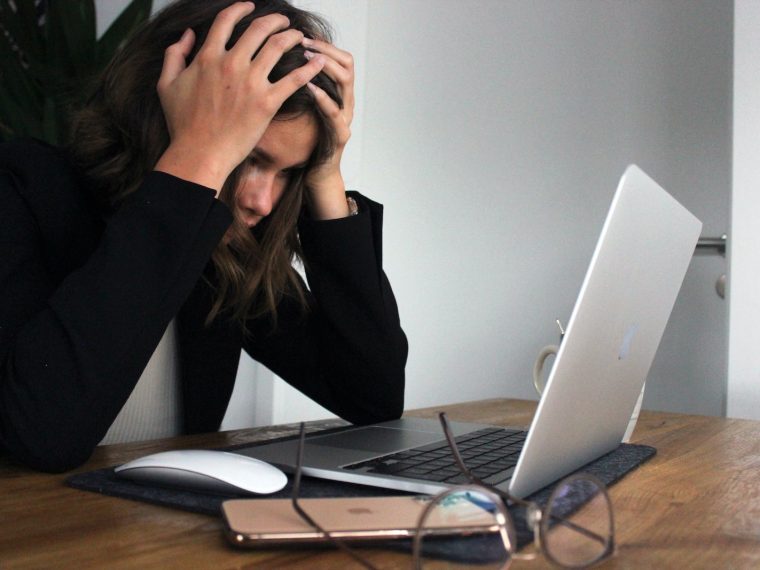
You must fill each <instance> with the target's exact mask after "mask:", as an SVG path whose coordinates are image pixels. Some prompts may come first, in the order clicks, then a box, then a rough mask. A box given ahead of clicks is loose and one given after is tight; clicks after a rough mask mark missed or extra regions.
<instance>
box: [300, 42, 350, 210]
mask: <svg viewBox="0 0 760 570" xmlns="http://www.w3.org/2000/svg"><path fill="white" fill-rule="evenodd" d="M301 44H302V45H303V46H304V47H305V48H306V50H307V51H306V54H307V58H310V59H311V61H310V63H311V62H314V61H315V60H316V59H317V58H318V57H320V55H319V54H321V56H322V57H323V58H324V72H325V73H326V74H327V75H328V76H329V77H330V78H331V79H332V80H333V81H335V83H336V85H337V87H338V92H339V93H340V95H341V98H342V99H343V108H342V109H341V108H340V107H339V106H338V104H337V103H335V101H333V100H332V99H331V98H330V96H329V95H328V94H327V93H325V92H324V91H323V90H322V89H320V88H319V87H317V86H316V85H314V84H312V83H309V84H308V87H309V89H310V90H311V92H312V93H313V94H314V98H315V99H316V101H317V104H318V105H319V108H320V109H321V110H322V112H323V113H324V114H325V116H326V117H328V120H329V121H330V122H331V123H332V126H333V129H334V130H335V133H336V143H337V146H336V148H335V152H334V153H333V155H332V156H331V157H330V158H329V159H328V160H327V162H325V163H324V164H322V165H320V166H318V167H317V168H315V169H314V170H312V171H311V172H310V173H309V176H308V178H307V180H306V185H307V186H308V188H309V189H310V191H311V198H312V200H311V204H312V212H311V213H312V216H313V217H314V218H316V219H318V220H329V219H334V218H342V217H345V216H347V215H348V204H347V203H346V187H345V184H344V182H343V175H342V174H341V170H340V161H341V157H342V156H343V149H345V147H346V143H347V142H348V139H349V138H350V137H351V121H352V120H353V118H354V58H353V57H352V56H351V54H350V53H348V52H347V51H343V50H341V49H338V48H336V47H335V46H333V45H331V44H329V43H327V42H324V41H321V40H313V39H310V38H304V39H303V41H302V42H301ZM309 54H311V55H309Z"/></svg>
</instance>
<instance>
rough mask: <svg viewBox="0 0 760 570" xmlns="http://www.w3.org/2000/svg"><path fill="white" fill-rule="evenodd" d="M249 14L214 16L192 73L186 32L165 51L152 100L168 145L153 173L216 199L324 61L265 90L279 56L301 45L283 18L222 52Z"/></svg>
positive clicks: (268, 19)
mask: <svg viewBox="0 0 760 570" xmlns="http://www.w3.org/2000/svg"><path fill="white" fill-rule="evenodd" d="M253 9H254V7H253V3H251V2H237V3H235V4H233V5H231V6H229V7H228V8H225V9H224V10H222V11H221V12H219V14H218V15H217V16H216V19H215V20H214V23H213V24H212V25H211V28H210V30H209V33H208V36H207V37H206V41H205V42H204V43H203V45H202V46H201V48H200V49H199V50H198V53H197V55H196V56H195V58H194V59H193V61H192V62H191V63H190V65H187V62H186V60H187V57H188V56H189V54H190V52H191V50H192V48H193V45H194V43H195V34H194V33H193V31H192V30H190V29H188V30H187V31H186V32H185V33H184V34H183V36H182V37H181V38H180V40H179V41H178V42H177V43H175V44H172V45H171V46H169V47H168V48H167V50H166V54H165V56H164V65H163V69H162V71H161V77H160V78H159V81H158V95H159V98H160V100H161V106H162V107H163V110H164V116H165V118H166V124H167V127H168V129H169V137H170V140H171V142H170V144H169V147H168V148H167V149H166V151H165V152H164V154H163V155H162V156H161V158H160V159H159V161H158V163H157V164H156V167H155V169H156V170H160V171H162V172H166V173H168V174H172V175H174V176H177V177H179V178H182V179H185V180H189V181H191V182H196V183H198V184H202V185H204V186H207V187H209V188H213V189H214V190H216V191H217V193H218V191H219V190H221V188H222V185H223V184H224V181H225V180H226V179H227V177H228V176H229V174H230V173H231V172H232V170H233V169H234V168H235V167H236V166H237V165H238V164H240V163H241V162H243V160H245V159H246V158H247V157H248V155H249V154H250V153H251V151H252V150H253V148H254V147H255V146H256V144H257V143H258V141H259V139H260V138H261V136H262V135H263V134H264V131H265V130H266V129H267V127H268V126H269V123H270V122H271V120H272V118H273V117H274V116H275V114H276V113H277V111H278V110H279V108H280V107H281V106H282V104H283V103H284V102H285V100H286V99H287V98H288V97H290V96H291V95H292V94H293V93H295V91H296V90H298V89H299V88H300V87H302V86H304V85H306V83H308V82H309V81H310V80H311V79H312V78H313V77H314V76H315V75H317V73H319V72H320V70H321V69H322V67H323V66H324V57H323V56H318V57H315V58H314V59H312V60H311V61H309V62H308V63H306V64H305V65H303V66H302V67H300V68H298V69H295V70H293V71H292V72H290V73H289V74H288V75H286V76H285V77H283V78H282V79H280V80H279V81H277V82H276V83H270V82H269V79H268V75H269V73H270V72H271V70H272V68H273V67H274V66H275V65H276V63H277V62H278V61H279V60H280V58H281V57H282V55H283V54H284V53H285V52H287V51H288V50H290V49H291V48H293V47H295V46H296V45H298V44H299V43H300V42H301V40H302V39H303V34H302V33H301V32H300V31H298V30H287V29H286V28H287V27H288V25H289V21H288V19H287V18H286V17H285V16H283V15H281V14H271V15H268V16H263V17H261V18H256V19H255V20H254V21H253V22H252V23H251V25H250V26H249V27H248V29H247V30H246V31H245V32H244V33H243V34H242V36H241V37H240V39H239V40H238V41H237V42H236V43H235V45H234V46H233V47H232V48H231V49H230V50H227V49H226V47H225V46H226V44H227V42H228V41H229V39H230V37H231V36H232V32H233V30H234V28H235V25H236V24H237V23H238V22H239V21H240V20H241V19H242V18H244V17H245V16H247V15H248V14H250V13H251V12H252V11H253ZM283 30H284V31H283ZM259 48H261V49H260V51H259ZM257 51H258V54H256V57H255V58H253V55H254V54H255V53H256V52H257ZM252 58H253V59H252Z"/></svg>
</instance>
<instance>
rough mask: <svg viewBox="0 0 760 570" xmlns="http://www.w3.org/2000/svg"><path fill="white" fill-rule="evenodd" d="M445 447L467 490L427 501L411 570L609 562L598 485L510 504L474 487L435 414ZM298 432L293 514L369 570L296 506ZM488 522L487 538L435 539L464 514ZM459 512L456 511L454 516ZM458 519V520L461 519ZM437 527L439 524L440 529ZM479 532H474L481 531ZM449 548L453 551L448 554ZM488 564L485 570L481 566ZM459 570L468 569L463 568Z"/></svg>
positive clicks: (510, 499)
mask: <svg viewBox="0 0 760 570" xmlns="http://www.w3.org/2000/svg"><path fill="white" fill-rule="evenodd" d="M439 419H440V422H441V426H442V428H443V432H444V435H445V436H446V441H447V442H448V445H449V448H450V450H451V453H452V455H453V457H454V460H455V462H456V464H457V466H458V468H459V470H460V471H461V473H462V475H464V476H465V478H466V479H467V480H468V481H469V482H470V484H467V485H457V486H454V487H452V488H450V489H446V490H444V491H442V492H441V493H439V494H437V495H434V496H433V497H431V498H430V500H429V502H428V503H427V504H426V506H425V508H424V509H423V511H422V513H421V515H420V517H419V520H418V523H417V528H416V530H415V533H414V538H413V544H412V555H413V567H414V568H416V569H420V568H428V567H438V566H435V565H436V564H441V563H442V560H441V558H447V559H449V563H447V564H446V565H445V567H446V568H456V567H457V566H456V565H455V564H456V563H455V562H452V559H456V558H460V559H464V560H468V563H469V562H472V560H473V559H476V560H477V561H478V563H479V564H478V567H479V568H498V569H501V570H503V569H506V568H507V567H508V566H509V565H510V563H511V561H512V560H532V559H535V558H536V557H537V556H538V554H539V553H543V554H544V556H545V557H546V558H547V559H548V560H550V561H551V562H552V563H554V564H556V565H558V566H560V567H564V568H586V567H588V566H592V565H594V564H596V563H598V562H601V561H602V560H606V559H607V558H609V557H611V556H612V555H613V553H614V551H615V540H614V535H615V531H614V517H613V511H612V502H611V501H610V498H609V494H608V493H607V489H606V487H605V485H604V483H602V481H600V480H599V479H598V478H596V477H594V476H593V475H591V474H587V473H576V474H574V475H571V476H569V477H567V478H565V479H563V480H561V481H560V482H559V483H558V484H557V485H556V487H554V489H553V491H552V492H551V494H550V495H549V498H548V500H547V501H546V503H545V505H544V506H543V507H541V506H540V505H539V504H538V503H536V502H533V501H525V500H523V499H520V498H517V497H514V496H512V495H510V494H509V493H507V492H505V491H502V490H501V489H499V488H497V487H494V486H493V485H490V484H488V483H486V482H484V481H482V480H481V479H480V478H479V477H478V476H477V475H475V474H474V473H473V472H472V470H471V469H470V468H469V467H468V466H467V465H466V464H465V461H464V459H463V458H462V455H461V453H460V451H459V448H458V446H457V444H456V441H455V439H454V436H453V434H452V431H451V427H450V426H449V422H448V420H447V418H446V415H445V413H441V414H439ZM304 441H305V429H304V425H303V424H301V431H300V438H299V445H298V457H297V462H296V472H295V478H294V482H293V494H292V503H293V508H294V510H295V511H296V512H297V513H298V515H299V516H300V517H301V518H302V519H303V520H304V521H305V522H306V523H307V524H309V525H310V526H312V527H313V528H315V529H316V530H318V531H319V532H320V533H322V535H323V536H324V537H325V538H326V539H328V540H329V541H330V542H331V543H333V544H334V545H335V546H336V547H338V548H340V549H341V550H343V551H344V552H346V554H348V555H349V556H351V557H352V558H353V559H354V560H356V561H357V562H358V563H359V564H361V565H362V566H364V567H365V568H369V569H370V570H375V568H376V567H375V566H374V565H373V564H372V563H371V562H369V561H368V560H367V559H366V558H365V557H363V556H362V555H361V554H359V552H357V551H356V550H355V549H352V548H351V547H349V546H348V545H347V544H346V543H345V542H344V541H343V540H341V539H339V538H337V537H334V536H332V535H331V534H330V533H329V532H328V531H327V530H325V529H324V528H322V527H321V526H320V525H319V523H318V522H317V521H315V520H314V519H313V518H312V517H311V516H309V514H308V513H306V512H305V511H304V510H303V508H301V506H300V505H299V503H298V495H299V491H300V485H301V474H302V469H301V465H302V462H303V449H304ZM473 505H475V506H477V507H479V509H478V511H479V513H481V514H479V515H478V516H481V515H482V512H483V511H485V512H488V513H490V514H491V517H492V523H493V524H490V525H487V526H488V530H487V532H486V531H483V530H480V531H475V532H468V531H467V529H466V527H463V528H460V536H459V537H454V536H452V534H451V532H441V530H440V529H441V526H442V525H441V523H442V521H443V522H445V521H447V520H453V521H455V523H452V524H453V525H454V526H456V525H459V524H461V522H462V518H463V517H462V513H470V512H471V511H472V506H473ZM508 505H509V506H513V507H514V508H515V510H516V511H517V512H518V514H521V515H522V517H520V519H519V520H520V521H521V522H522V520H523V519H524V523H525V526H526V527H527V532H531V531H532V534H533V543H534V545H535V552H534V553H530V554H522V553H518V552H517V530H516V527H515V523H514V521H513V518H512V516H511V514H510V512H509V510H508V509H507V506H508ZM463 508H464V509H465V510H462V509H463ZM466 516H467V515H466V514H465V518H466ZM443 526H445V524H444V525H443ZM482 526H483V525H479V527H480V528H482ZM452 543H454V549H453V550H452V549H451V548H449V546H451V544H452ZM489 564H490V566H489ZM460 567H470V566H469V565H467V564H464V565H463V566H460Z"/></svg>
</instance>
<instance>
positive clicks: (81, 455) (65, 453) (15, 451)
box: [2, 434, 94, 473]
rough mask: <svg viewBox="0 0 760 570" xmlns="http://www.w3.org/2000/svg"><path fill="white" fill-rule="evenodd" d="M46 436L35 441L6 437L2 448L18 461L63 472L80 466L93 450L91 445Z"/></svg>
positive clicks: (36, 468) (44, 470)
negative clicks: (73, 443)
mask: <svg viewBox="0 0 760 570" xmlns="http://www.w3.org/2000/svg"><path fill="white" fill-rule="evenodd" d="M48 436H49V437H45V438H43V439H40V440H36V441H31V440H29V439H25V438H21V437H17V438H7V437H6V438H4V440H5V441H4V443H3V446H2V450H3V452H5V453H7V454H8V455H10V456H11V457H13V459H14V460H16V461H18V462H19V463H22V464H23V465H26V466H27V467H29V468H31V469H34V470H36V471H43V472H45V473H64V472H66V471H71V470H72V469H75V468H77V467H80V466H81V465H83V464H84V463H85V462H87V460H88V459H89V458H90V456H91V455H92V452H93V450H94V446H93V445H89V444H87V445H83V444H75V445H72V444H71V442H70V441H64V440H63V439H62V438H58V437H55V436H53V435H51V434H48ZM8 439H10V441H8Z"/></svg>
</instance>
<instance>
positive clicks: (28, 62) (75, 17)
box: [0, 0, 152, 145]
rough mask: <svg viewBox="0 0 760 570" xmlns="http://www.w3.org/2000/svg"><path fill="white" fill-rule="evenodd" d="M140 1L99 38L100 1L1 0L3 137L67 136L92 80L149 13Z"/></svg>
mask: <svg viewBox="0 0 760 570" xmlns="http://www.w3.org/2000/svg"><path fill="white" fill-rule="evenodd" d="M151 8H152V0H132V1H131V2H130V3H129V5H128V6H127V7H126V8H125V9H124V10H123V11H122V13H121V14H120V15H119V16H118V17H117V18H116V20H114V22H113V23H112V24H111V26H110V27H109V28H108V30H107V31H106V32H105V33H104V34H103V35H102V36H101V37H100V38H99V39H98V38H97V37H96V31H95V9H96V8H95V0H0V140H9V139H12V138H16V137H21V136H27V137H36V138H38V139H41V140H44V141H46V142H48V143H51V144H56V145H57V144H62V143H64V142H66V140H67V134H68V116H69V113H70V111H71V109H72V107H75V106H76V105H77V104H79V103H82V102H83V101H84V100H85V99H86V97H87V95H88V86H89V84H90V80H91V79H92V78H93V77H95V76H97V75H98V73H99V72H100V71H101V70H102V69H103V68H104V67H105V65H106V64H107V63H108V62H109V61H110V60H111V58H112V57H113V55H114V54H115V53H116V51H117V50H118V49H119V48H120V47H121V46H122V45H123V43H124V42H125V40H126V39H127V38H128V37H129V36H130V34H131V33H132V32H133V31H134V30H135V29H136V28H137V27H138V26H139V25H140V24H141V23H142V22H143V21H145V20H146V19H147V18H148V17H149V16H150V12H151Z"/></svg>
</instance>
